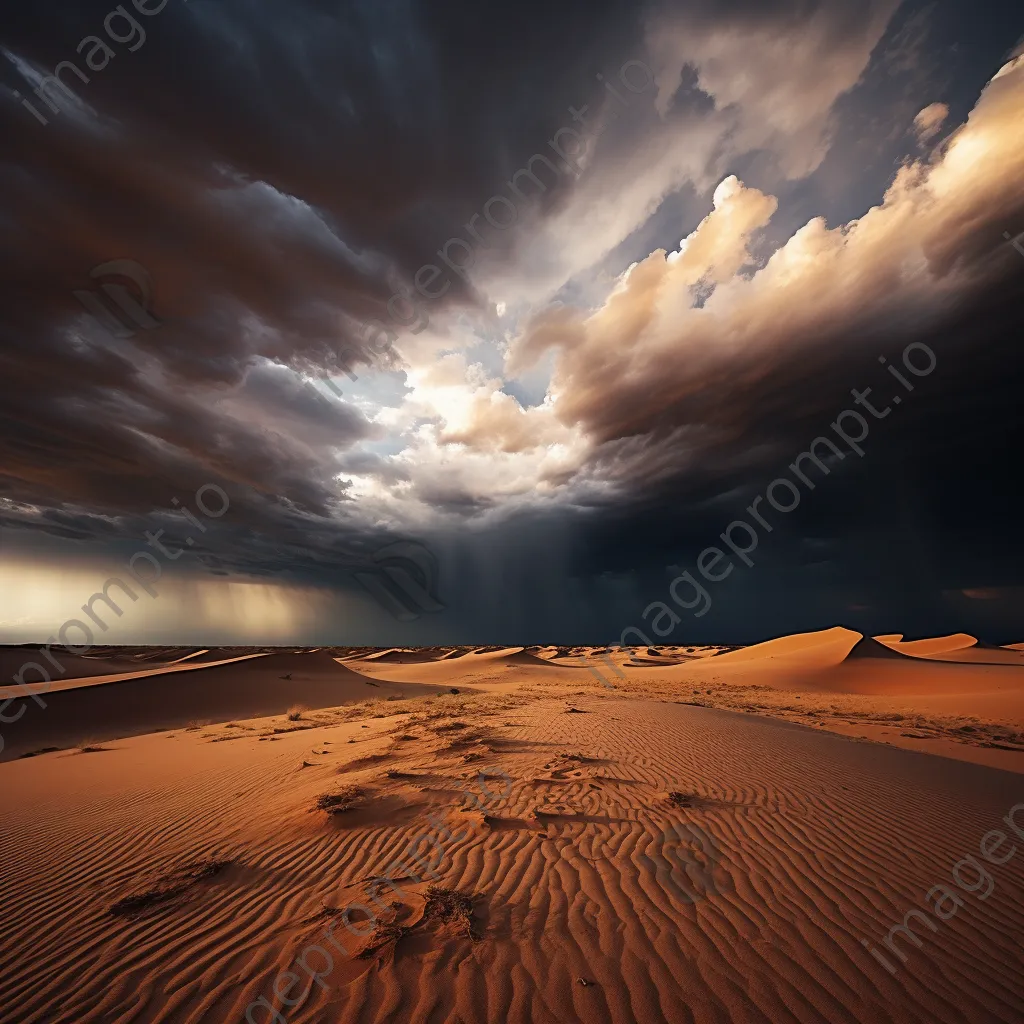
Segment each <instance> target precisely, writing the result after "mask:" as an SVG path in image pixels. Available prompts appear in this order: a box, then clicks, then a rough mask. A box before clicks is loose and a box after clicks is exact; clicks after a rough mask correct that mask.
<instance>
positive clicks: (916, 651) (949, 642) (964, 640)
mask: <svg viewBox="0 0 1024 1024" xmlns="http://www.w3.org/2000/svg"><path fill="white" fill-rule="evenodd" d="M977 642H978V639H977V637H973V636H970V635H969V634H967V633H953V634H951V635H950V636H937V637H930V638H928V639H926V640H901V641H898V642H895V641H894V642H892V646H893V648H894V649H895V650H898V651H900V652H901V653H902V654H913V655H917V656H924V655H928V654H947V653H948V652H950V651H962V650H964V648H966V647H973V646H974V645H975V644H976V643H977Z"/></svg>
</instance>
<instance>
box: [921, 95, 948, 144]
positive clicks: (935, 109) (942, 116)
mask: <svg viewBox="0 0 1024 1024" xmlns="http://www.w3.org/2000/svg"><path fill="white" fill-rule="evenodd" d="M947 117H949V107H947V106H946V104H945V103H929V104H928V106H927V107H925V108H924V110H922V111H920V112H919V113H918V115H917V116H916V117H915V118H914V134H915V135H916V136H917V139H918V142H921V143H925V142H930V141H931V140H932V139H934V138H935V136H936V135H938V134H939V130H940V129H941V128H942V125H943V124H944V123H945V120H946V118H947Z"/></svg>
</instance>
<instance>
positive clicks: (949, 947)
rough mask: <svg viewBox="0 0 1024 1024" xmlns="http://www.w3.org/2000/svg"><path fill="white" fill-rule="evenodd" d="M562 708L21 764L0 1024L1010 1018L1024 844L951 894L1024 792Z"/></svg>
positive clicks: (581, 701) (139, 745)
mask: <svg viewBox="0 0 1024 1024" xmlns="http://www.w3.org/2000/svg"><path fill="white" fill-rule="evenodd" d="M459 660H462V659H459ZM714 660H716V659H711V661H714ZM864 660H867V659H860V661H861V662H863V661H864ZM297 662H298V659H296V669H295V670H296V671H297V670H298V668H297ZM258 664H261V662H254V663H252V664H251V665H250V666H249V669H248V671H250V672H252V671H254V670H255V666H256V665H258ZM262 664H266V661H264V662H262ZM886 664H889V662H888V661H887V662H886ZM928 667H929V666H927V665H926V666H925V668H928ZM556 674H559V675H561V673H556ZM199 677H200V676H199V674H197V675H195V676H194V677H192V678H199ZM163 678H165V679H166V678H167V677H163ZM109 689H110V688H109V687H102V688H99V689H98V690H93V691H83V693H88V694H89V695H90V696H96V695H97V694H99V693H102V692H106V691H109ZM573 694H574V691H573V690H572V689H571V688H566V689H565V690H563V691H562V692H561V693H560V695H552V696H544V695H542V694H541V695H538V696H532V697H531V696H528V695H527V694H526V692H525V690H524V693H523V694H522V695H519V696H509V695H505V696H495V695H490V696H489V695H486V694H480V695H477V696H475V697H465V696H463V695H459V696H455V697H453V696H446V697H436V698H433V699H432V700H431V701H423V700H420V701H417V702H415V706H413V705H411V704H410V706H409V707H410V708H411V709H413V710H415V712H416V713H415V714H412V715H410V714H408V713H404V714H397V713H395V712H397V708H398V706H397V705H395V704H393V703H392V704H388V703H387V702H383V701H382V702H380V704H379V705H377V706H378V707H380V708H381V709H382V711H383V712H384V713H386V714H387V715H388V717H383V718H380V717H368V716H369V715H370V714H371V713H374V712H372V708H368V709H366V710H365V711H364V712H362V713H361V714H362V717H360V716H359V715H358V714H356V713H355V710H356V709H350V717H347V718H345V719H342V720H338V721H337V724H325V725H319V726H317V727H316V728H313V729H309V730H306V731H301V732H288V733H280V734H273V733H271V732H270V731H269V729H266V728H263V727H265V726H268V725H271V724H273V723H268V722H262V723H261V722H250V723H243V724H246V725H248V726H249V727H251V728H254V729H256V730H262V732H263V735H258V734H257V733H256V732H255V731H254V732H245V731H243V730H241V729H230V728H218V729H217V730H212V731H211V732H210V733H208V734H207V735H206V737H205V738H204V736H203V735H201V734H200V733H197V732H186V733H180V732H179V733H172V734H169V735H168V734H158V735H153V736H144V737H137V738H134V739H130V740H123V741H119V742H117V743H114V744H109V745H108V746H109V749H106V750H104V751H101V752H98V753H90V754H81V753H69V752H63V753H54V754H47V755H43V756H40V757H37V758H33V759H31V760H28V761H16V762H10V763H6V764H3V765H0V816H2V820H3V822H4V828H3V830H0V858H2V861H3V863H5V864H8V865H17V869H16V870H8V871H4V872H3V873H2V874H0V904H2V906H3V908H4V913H3V915H0V956H2V958H3V962H4V963H5V964H8V965H12V964H15V965H17V969H15V970H10V969H8V970H4V971H3V972H0V1019H3V1020H4V1021H5V1022H6V1021H11V1022H14V1021H17V1022H18V1024H108V1022H117V1024H141V1022H143V1021H145V1022H151V1024H193V1022H195V1024H206V1022H232V1024H234V1022H239V1024H241V1022H243V1021H245V1020H246V1014H247V1013H248V1014H249V1017H248V1020H249V1021H250V1024H264V1022H265V1021H267V1020H272V1021H275V1022H276V1024H280V1022H281V1021H287V1022H288V1024H321V1022H323V1024H326V1022H332V1024H335V1022H337V1024H349V1022H351V1024H356V1022H359V1024H374V1022H385V1021H387V1022H391V1021H395V1020H403V1021H404V1020H408V1021H414V1022H428V1021H438V1022H442V1021H463V1022H466V1024H484V1022H489V1021H493V1020H517V1021H518V1020H522V1021H531V1022H537V1024H563V1022H578V1021H586V1022H588V1024H635V1022H637V1021H642V1022H654V1021H665V1022H670V1024H723V1022H728V1021H737V1022H754V1021H757V1022H765V1021H770V1022H772V1024H797V1022H799V1024H809V1022H814V1024H818V1022H829V1024H833V1022H834V1024H883V1022H885V1024H890V1022H893V1021H901V1022H902V1021H907V1022H910V1021H913V1022H932V1021H941V1022H950V1024H953V1022H957V1024H961V1022H962V1024H992V1022H1001V1024H1011V1022H1016V1021H1019V1020H1020V1015H1021V1012H1022V1007H1024V991H1022V989H1021V976H1020V939H1021V936H1022V935H1024V899H1022V896H1021V893H1022V892H1024V842H1018V841H1017V840H1016V839H1013V841H1014V843H1015V844H1016V846H1017V848H1018V853H1017V855H1016V857H1015V858H1014V859H1012V860H1010V861H1008V862H1007V863H1004V864H1003V865H1001V866H998V867H996V866H992V865H991V864H989V865H986V872H987V874H986V878H988V879H990V880H991V884H992V887H993V888H992V891H991V893H990V896H989V898H987V899H982V898H981V896H982V895H983V894H984V892H985V886H986V885H987V883H982V884H976V882H977V880H978V875H977V873H976V872H974V871H972V869H971V866H970V865H968V864H967V863H962V865H961V868H960V873H959V876H958V877H959V878H960V879H961V880H962V883H963V884H962V886H957V885H956V883H955V881H954V879H953V877H952V876H951V870H952V869H953V866H954V865H956V864H957V863H958V862H959V861H961V859H962V858H963V857H964V856H965V855H973V856H974V858H975V859H976V860H977V858H978V857H979V845H980V843H981V841H982V838H983V837H984V836H985V835H986V833H988V832H989V831H990V830H992V829H1002V830H1003V831H1004V832H1008V833H1010V835H1011V838H1013V833H1012V831H1011V828H1010V826H1009V825H1007V824H1004V823H1003V820H1002V819H1003V818H1004V817H1005V816H1007V815H1008V813H1009V812H1010V810H1011V808H1013V807H1014V806H1015V805H1019V804H1020V801H1021V791H1020V786H1019V777H1018V776H1016V775H1012V774H1009V773H1003V772H998V771H992V770H990V769H986V768H981V767H977V766H973V765H969V764H964V763H961V762H956V761H950V760H946V759H944V758H934V757H921V756H920V755H916V754H911V753H907V752H904V751H900V750H896V749H893V748H889V747H885V746H880V745H877V744H866V743H861V742H856V741H853V740H848V739H843V738H840V737H836V736H831V735H828V734H825V733H822V732H815V731H814V730H813V729H806V728H799V727H796V726H792V725H788V724H785V723H779V722H773V721H770V720H765V719H759V718H756V717H753V716H750V715H739V714H730V713H726V712H722V711H716V710H711V709H707V708H699V707H687V706H682V705H679V704H672V703H664V702H659V701H650V700H646V699H644V698H643V697H640V696H637V695H634V694H631V693H624V692H620V693H613V692H610V691H607V690H604V689H601V688H599V687H596V686H594V687H591V688H590V689H588V690H585V691H583V692H582V693H579V694H577V695H573ZM572 710H575V711H577V712H580V713H567V712H570V711H572ZM328 717H329V716H328ZM285 724H287V723H285ZM232 735H237V736H238V737H239V738H237V739H236V740H235V742H215V741H216V740H217V739H220V738H228V737H230V736H232ZM270 740H272V741H274V742H268V741H270ZM467 762H468V763H467ZM480 771H485V772H487V773H489V774H488V775H485V776H484V779H483V781H481V779H480V777H479V776H478V773H479V772H480ZM485 784H486V786H487V789H486V790H485V789H484V788H483V787H484V785H485ZM318 805H319V806H320V807H322V808H323V809H318ZM1014 820H1015V821H1016V824H1017V826H1018V827H1019V828H1020V829H1021V832H1020V835H1021V839H1022V840H1024V807H1019V808H1018V810H1017V811H1016V818H1015V819H1014ZM417 837H419V838H417ZM979 863H984V862H983V861H982V862H979ZM385 873H387V874H388V875H389V877H390V879H391V882H390V883H383V884H378V883H375V881H374V879H375V878H379V877H380V876H381V875H384V874H385ZM937 884H945V885H946V886H948V887H950V888H951V889H952V890H953V891H954V892H956V893H957V894H958V899H959V900H960V908H959V912H958V913H956V916H955V918H953V919H951V920H946V921H943V920H939V919H938V918H937V917H935V916H934V915H932V914H929V920H930V921H931V925H930V926H929V927H925V926H924V925H923V924H922V923H921V918H920V917H918V918H917V919H916V920H915V919H910V921H911V924H912V926H913V928H914V933H913V934H914V935H917V936H919V940H918V941H919V942H920V947H919V946H918V945H915V943H914V942H913V941H911V939H910V938H908V937H907V935H906V934H900V933H895V934H891V933H890V929H892V928H893V926H894V925H895V924H900V923H902V922H903V921H904V920H905V915H906V914H907V913H908V911H911V910H917V911H923V910H928V909H930V908H931V905H930V904H929V903H928V902H926V900H925V894H926V893H927V892H928V891H929V889H931V888H932V887H933V886H935V885H937ZM431 886H434V887H436V888H433V889H432V888H431ZM970 890H973V891H970ZM948 909H949V905H948V904H947V910H948ZM954 909H956V908H955V907H954ZM346 921H347V922H348V924H349V925H350V926H351V927H347V926H346ZM932 926H933V927H934V930H932ZM355 933H360V934H355ZM887 936H889V937H890V938H891V939H892V943H891V945H892V948H890V946H889V945H887V943H886V938H887ZM869 949H874V950H876V951H880V952H881V953H882V954H884V955H885V957H886V958H887V960H888V961H889V963H890V965H891V966H893V969H894V970H895V973H894V974H891V973H890V972H889V970H888V969H887V968H886V967H885V966H883V964H882V963H880V962H879V961H878V960H876V959H875V958H874V957H873V956H872V955H871V952H870V951H869ZM894 950H899V951H900V952H899V955H897V953H896V952H895V951H894ZM901 956H905V957H906V961H905V962H904V961H903V960H902V959H900V957H901ZM275 990H276V992H275ZM282 997H284V998H282ZM285 999H287V1000H290V1001H291V1005H289V1004H287V1003H286V1002H285V1001H284V1000H285ZM275 1015H277V1016H275Z"/></svg>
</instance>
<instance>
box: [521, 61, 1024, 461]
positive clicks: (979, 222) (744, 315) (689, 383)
mask: <svg viewBox="0 0 1024 1024" xmlns="http://www.w3.org/2000/svg"><path fill="white" fill-rule="evenodd" d="M1021 123H1024V60H1022V59H1021V58H1017V59H1015V60H1014V61H1013V62H1011V63H1010V64H1008V65H1007V66H1006V67H1004V68H1003V69H1002V71H1000V73H999V74H998V75H997V76H996V77H995V78H994V79H993V81H992V82H991V83H990V84H989V85H988V87H987V88H986V89H985V92H984V94H983V95H982V97H981V99H980V100H979V102H978V104H977V106H976V108H975V109H974V111H972V113H971V115H970V118H969V120H968V122H967V124H966V125H964V126H963V127H962V128H961V129H960V130H959V131H958V132H957V133H955V134H954V135H953V137H952V138H951V139H950V140H949V141H948V143H947V144H946V146H945V148H944V149H943V151H942V152H941V153H940V154H937V155H936V157H935V158H934V161H933V162H928V161H911V162H908V163H907V164H905V165H904V166H903V167H902V168H901V169H900V170H899V172H898V174H897V175H896V178H895V180H894V181H893V183H892V185H891V187H890V188H889V190H888V192H887V193H886V195H885V198H884V200H883V202H882V203H881V205H879V206H877V207H874V208H873V209H871V210H869V211H868V212H867V213H866V214H865V215H864V216H862V217H860V218H859V219H857V220H855V221H852V222H850V223H848V224H842V225H838V226H836V227H834V228H829V227H828V226H827V224H826V223H825V222H824V220H823V219H822V218H815V219H814V220H812V221H810V222H809V223H807V224H806V225H805V226H804V227H802V228H801V229H800V230H799V231H797V232H796V233H795V234H794V235H793V236H792V237H791V238H790V239H789V240H788V241H787V242H786V243H785V244H784V245H783V246H782V247H781V248H779V249H778V250H777V251H776V252H774V253H773V254H772V255H771V257H770V258H769V259H768V260H767V262H766V263H765V265H764V266H762V267H758V268H753V267H752V263H753V257H752V255H751V244H752V239H753V238H754V236H755V233H756V232H757V230H758V229H760V228H763V227H764V226H765V225H766V224H767V223H768V220H769V218H770V217H771V215H772V214H773V212H774V211H775V206H776V204H775V201H774V200H773V199H772V198H771V197H768V196H765V195H763V194H762V193H761V192H760V191H758V190H757V189H753V188H748V187H746V186H744V185H743V184H742V183H740V182H738V181H737V180H736V179H735V178H727V179H726V180H725V181H723V182H722V184H721V185H719V187H718V188H717V189H716V191H715V196H714V208H713V210H712V212H711V213H710V214H709V215H708V216H707V217H706V218H705V220H704V221H703V222H702V223H701V224H700V226H699V227H698V228H697V229H696V230H695V231H694V232H693V233H692V234H691V235H689V236H688V237H687V238H685V239H684V240H683V243H682V246H681V248H680V249H679V250H678V251H676V252H672V253H666V252H665V251H664V250H658V251H656V252H654V253H652V254H651V255H650V256H648V257H647V258H646V259H645V260H642V261H641V262H640V263H638V264H636V265H635V266H632V267H630V269H629V270H628V271H627V272H626V273H625V274H624V275H623V276H622V278H621V279H620V280H619V282H618V284H617V285H616V287H615V289H614V290H613V292H612V294H611V295H610V296H609V298H608V299H607V301H606V302H605V303H604V304H603V305H602V306H601V307H600V308H599V309H597V310H596V311H594V312H586V311H582V310H580V311H572V310H569V309H566V308H564V307H556V308H553V309H551V310H549V311H547V312H545V313H542V314H540V315H539V316H537V317H536V318H535V319H534V320H533V321H532V323H531V324H530V325H529V326H528V327H527V329H526V331H525V332H524V333H523V334H522V335H521V336H520V337H518V338H517V339H516V340H515V342H514V343H513V345H512V347H511V350H510V354H509V361H508V369H509V371H510V372H513V373H515V372H518V371H520V370H522V369H523V368H524V367H526V366H527V365H528V364H529V362H530V360H532V359H535V358H536V357H537V356H538V355H540V354H541V353H542V352H544V351H546V350H547V349H549V348H556V349H557V351H558V356H557V360H556V363H555V369H554V373H553V377H552V383H551V403H552V406H553V409H554V413H555V415H556V416H557V417H558V418H559V419H560V420H561V421H562V422H563V423H564V424H566V425H567V426H568V425H572V426H578V427H579V428H580V429H582V430H583V431H584V432H585V433H586V434H587V435H588V436H589V437H590V438H591V439H593V441H594V442H595V443H598V444H600V443H602V442H609V441H614V440H623V439H626V438H629V437H634V436H637V435H651V434H655V433H658V434H661V435H664V434H665V432H666V431H669V430H680V429H684V428H685V430H686V431H687V438H689V440H686V441H680V440H679V438H677V437H674V438H673V441H672V443H673V444H674V445H676V446H677V448H678V450H679V453H680V456H681V457H682V458H684V459H685V458H686V453H687V451H688V450H689V449H693V448H697V449H699V448H700V447H701V446H705V445H713V444H714V443H716V442H717V441H718V440H722V439H725V438H727V437H731V436H734V435H735V433H736V432H737V431H741V430H743V429H744V428H745V427H746V426H747V425H748V424H747V423H745V422H744V420H745V417H746V416H747V414H748V413H749V412H750V407H749V406H748V405H747V403H745V402H742V401H731V400H730V396H739V395H741V394H743V393H744V392H745V391H748V390H749V389H750V388H751V387H754V386H756V384H757V381H758V380H759V379H763V378H765V377H767V376H769V375H770V374H771V373H772V371H773V370H774V369H775V368H777V367H778V366H779V365H781V364H783V363H789V362H792V361H793V360H794V358H795V357H797V356H804V357H809V356H812V355H813V354H819V355H820V353H822V351H823V350H824V351H828V350H830V349H832V348H834V346H836V345H843V346H856V347H858V348H860V349H861V350H862V351H864V353H865V355H866V356H869V357H870V355H871V354H872V352H873V347H874V346H875V345H877V342H878V339H879V338H880V337H884V336H886V334H888V333H890V332H892V331H894V330H900V329H903V330H906V327H907V325H908V324H913V325H914V330H918V331H921V332H928V331H929V330H931V329H933V328H934V326H935V325H936V324H937V323H939V322H941V321H943V320H944V319H946V318H949V317H950V316H951V315H952V314H954V312H955V311H956V310H957V309H958V308H959V307H961V306H963V305H964V304H967V303H969V302H970V301H971V300H972V299H973V298H974V297H975V296H976V295H977V294H978V293H979V292H980V291H981V290H982V289H983V288H984V287H985V286H986V285H987V284H989V283H991V282H992V281H993V280H996V279H998V278H1000V277H1001V276H1005V275H1006V274H1007V272H1008V271H1011V270H1013V269H1015V268H1013V267H1012V266H1011V265H1010V264H1009V257H1010V256H1011V255H1012V253H1010V252H1009V250H1008V249H1007V247H1006V246H1005V244H1004V243H1003V240H1002V230H1001V229H1002V225H1003V224H1004V223H1007V222H1013V221H1015V220H1017V219H1019V216H1020V214H1021V212H1022V211H1024V196H1022V194H1021V191H1020V188H1019V184H1018V183H1019V181H1020V180H1021V177H1022V175H1024V145H1022V137H1021V133H1020V125H1021ZM866 342H868V343H869V344H870V345H871V346H872V347H870V348H869V347H867V345H866V344H865V343H866Z"/></svg>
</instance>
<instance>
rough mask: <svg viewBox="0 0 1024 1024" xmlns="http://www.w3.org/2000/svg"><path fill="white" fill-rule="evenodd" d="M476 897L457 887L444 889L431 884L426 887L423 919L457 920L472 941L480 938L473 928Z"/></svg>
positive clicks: (448, 921) (446, 921) (447, 921)
mask: <svg viewBox="0 0 1024 1024" xmlns="http://www.w3.org/2000/svg"><path fill="white" fill-rule="evenodd" d="M475 898H476V897H475V896H473V895H467V894H466V893H464V892H459V890H458V889H445V888H444V887H443V886H440V885H432V886H430V888H428V889H427V905H426V908H425V909H424V911H423V918H424V920H429V919H436V920H438V921H444V922H445V923H450V922H452V921H455V922H459V923H461V924H462V925H463V927H464V929H465V934H466V935H467V936H468V937H469V938H470V939H472V940H473V941H474V942H478V941H479V940H480V938H481V936H480V935H479V933H477V932H476V931H475V930H474V928H473V900H474V899H475Z"/></svg>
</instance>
